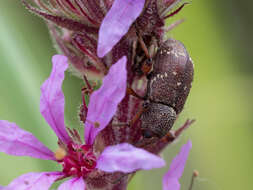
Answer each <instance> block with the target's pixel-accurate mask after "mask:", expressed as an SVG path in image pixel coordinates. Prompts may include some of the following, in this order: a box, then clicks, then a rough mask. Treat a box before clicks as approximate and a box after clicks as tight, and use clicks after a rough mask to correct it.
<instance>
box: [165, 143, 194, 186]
mask: <svg viewBox="0 0 253 190" xmlns="http://www.w3.org/2000/svg"><path fill="white" fill-rule="evenodd" d="M191 148H192V143H191V141H188V143H187V144H185V145H183V146H182V148H181V151H180V153H179V154H178V155H177V156H176V157H175V158H174V159H173V160H172V162H171V165H170V169H169V171H168V172H167V173H166V174H165V175H164V176H163V190H172V189H173V190H179V189H180V183H179V181H178V180H179V178H180V177H181V176H182V174H183V171H184V166H185V163H186V160H187V158H188V155H189V152H190V149H191Z"/></svg>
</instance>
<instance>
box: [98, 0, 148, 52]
mask: <svg viewBox="0 0 253 190" xmlns="http://www.w3.org/2000/svg"><path fill="white" fill-rule="evenodd" d="M144 3H145V0H115V1H114V3H113V5H112V7H111V9H110V10H109V12H108V13H107V14H106V16H105V18H104V20H103V22H102V24H101V26H100V29H99V35H98V36H99V38H98V48H97V54H98V56H99V57H104V56H105V55H106V54H107V53H108V52H109V51H110V50H111V49H112V48H113V46H114V45H115V44H116V43H118V42H119V41H120V39H121V38H122V37H123V36H124V35H125V34H126V33H127V32H128V30H129V28H130V26H131V25H132V23H133V22H134V21H135V19H136V18H137V17H138V16H139V15H140V14H141V12H142V9H143V7H144Z"/></svg>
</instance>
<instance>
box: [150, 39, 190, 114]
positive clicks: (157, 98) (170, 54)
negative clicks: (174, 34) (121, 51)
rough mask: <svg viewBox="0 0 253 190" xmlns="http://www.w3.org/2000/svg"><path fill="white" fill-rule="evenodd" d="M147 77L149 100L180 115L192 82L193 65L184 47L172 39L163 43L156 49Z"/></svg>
mask: <svg viewBox="0 0 253 190" xmlns="http://www.w3.org/2000/svg"><path fill="white" fill-rule="evenodd" d="M149 77H150V78H149V81H148V91H147V96H148V97H149V99H150V100H151V101H153V102H157V103H162V104H165V105H168V106H172V107H173V108H174V109H175V110H176V112H177V114H178V113H180V112H181V111H182V109H183V107H184V104H185V101H186V98H187V96H188V94H189V91H190V89H191V83H192V80H193V64H192V61H191V59H190V57H189V55H188V53H187V51H186V49H185V47H184V45H183V44H182V43H181V42H179V41H177V40H174V39H168V40H167V41H165V42H164V43H163V44H162V45H161V46H160V48H159V49H158V52H157V54H156V57H155V62H154V65H153V71H152V73H151V74H150V76H149Z"/></svg>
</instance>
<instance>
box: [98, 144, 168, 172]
mask: <svg viewBox="0 0 253 190" xmlns="http://www.w3.org/2000/svg"><path fill="white" fill-rule="evenodd" d="M163 166H165V161H164V160H163V159H162V158H160V157H159V156H156V155H154V154H151V153H150V152H148V151H146V150H144V149H141V148H136V147H134V146H132V145H130V144H128V143H122V144H118V145H115V146H109V147H107V148H105V150H104V151H103V152H102V154H101V155H100V156H99V158H98V160H97V168H98V169H100V170H102V171H105V172H116V171H121V172H124V173H130V172H133V171H136V170H150V169H153V168H161V167H163Z"/></svg>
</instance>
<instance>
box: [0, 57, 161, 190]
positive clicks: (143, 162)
mask: <svg viewBox="0 0 253 190" xmlns="http://www.w3.org/2000/svg"><path fill="white" fill-rule="evenodd" d="M52 62H53V69H52V72H51V75H50V77H49V78H48V79H47V80H46V81H45V82H44V83H43V85H42V86H41V99H40V111H41V114H42V115H43V117H44V118H45V120H46V121H47V122H48V124H49V125H50V127H51V128H52V129H53V130H54V132H55V133H56V135H57V136H58V138H59V143H58V144H59V149H58V150H57V151H56V152H55V153H53V152H52V151H51V150H49V149H48V148H47V147H45V146H44V145H43V144H42V143H41V142H39V141H38V139H37V138H36V137H34V136H33V135H32V134H31V133H29V132H27V131H24V130H22V129H21V128H19V127H18V126H17V125H16V124H15V123H11V122H9V121H4V120H0V151H1V152H4V153H7V154H10V155H15V156H30V157H34V158H39V159H43V160H53V161H55V162H57V163H58V164H61V165H62V167H63V169H62V171H61V172H41V173H27V174H24V175H22V176H20V177H18V178H16V179H14V180H13V181H12V182H11V183H10V184H9V185H8V186H6V187H3V189H4V190H28V189H39V190H48V189H49V188H50V186H51V185H52V184H53V183H54V182H55V181H57V180H60V179H63V178H66V177H70V179H68V180H67V181H65V182H64V183H62V184H61V185H60V186H59V188H58V190H66V189H68V190H84V189H86V190H89V189H94V188H96V189H119V190H120V189H125V188H126V184H127V183H126V182H125V183H122V182H121V183H117V184H115V183H114V184H113V183H112V182H110V181H109V180H108V179H110V180H111V181H113V180H117V179H119V177H122V176H123V174H122V173H121V172H123V173H131V172H135V171H137V170H141V169H144V170H149V169H152V168H159V167H162V166H164V165H165V162H164V161H163V160H162V159H161V158H160V157H158V156H156V155H153V154H151V153H149V152H147V151H145V150H143V149H140V148H136V147H134V146H132V145H130V144H127V143H122V144H117V145H115V146H108V147H104V148H103V149H102V150H100V151H98V150H96V147H95V146H94V141H95V138H96V136H97V135H98V134H99V132H100V131H101V130H103V129H104V128H105V127H106V126H107V125H108V123H109V122H110V120H111V118H112V116H113V115H114V114H115V112H116V108H117V106H118V103H119V102H120V101H121V100H122V99H123V97H124V96H125V91H126V79H127V76H126V74H127V73H126V57H123V58H121V59H120V60H119V61H118V62H117V63H115V64H114V65H113V66H112V67H111V69H110V70H109V72H108V74H107V76H106V77H105V78H104V80H103V84H102V86H101V88H100V89H99V90H97V91H95V92H93V93H92V95H91V97H90V103H89V106H88V108H89V110H88V114H87V121H86V123H85V125H86V126H85V127H86V133H85V138H86V139H85V140H86V144H84V143H83V142H82V141H81V139H80V136H79V135H78V133H77V132H76V131H75V130H69V131H70V134H71V135H69V134H68V132H67V130H66V127H65V124H64V95H63V92H62V90H61V86H62V82H63V80H64V71H65V70H66V69H67V67H68V64H67V58H66V57H65V56H61V55H55V56H54V57H53V59H52ZM123 177H124V176H123Z"/></svg>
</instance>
